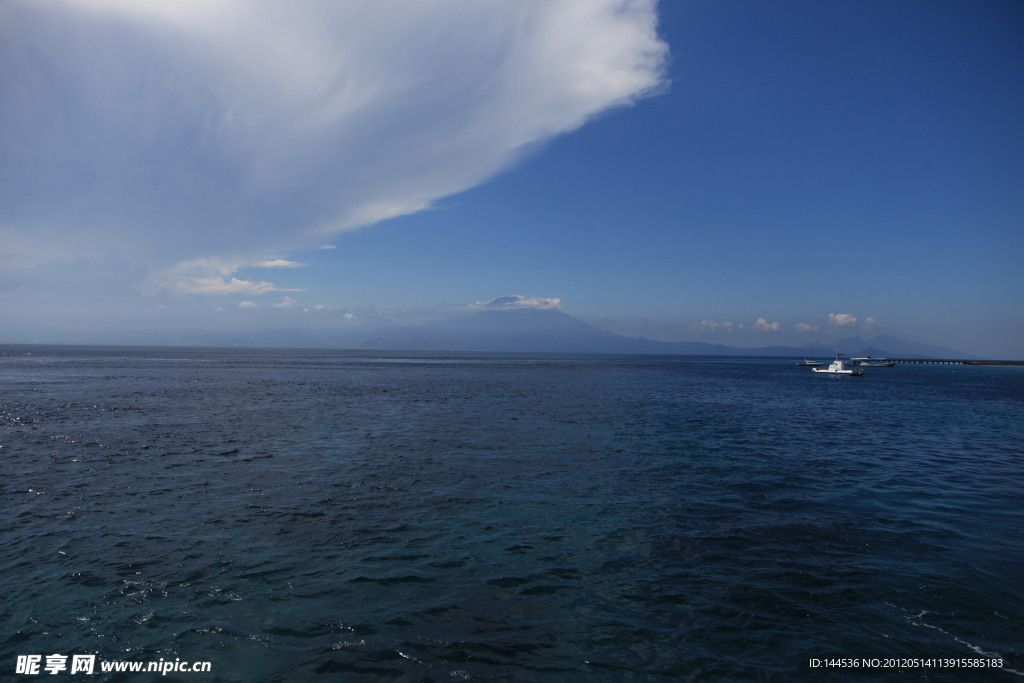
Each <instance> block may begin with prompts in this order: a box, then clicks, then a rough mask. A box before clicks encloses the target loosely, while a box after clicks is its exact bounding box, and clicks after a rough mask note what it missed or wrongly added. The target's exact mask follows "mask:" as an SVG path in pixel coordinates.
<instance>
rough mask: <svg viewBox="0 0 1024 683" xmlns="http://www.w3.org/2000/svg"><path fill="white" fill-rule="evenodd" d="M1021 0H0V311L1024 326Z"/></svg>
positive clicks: (918, 336)
mask: <svg viewBox="0 0 1024 683" xmlns="http://www.w3.org/2000/svg"><path fill="white" fill-rule="evenodd" d="M1021 28H1024V5H1022V4H1021V3H1019V2H1017V1H1016V0H1005V1H1000V0H991V1H989V2H985V3H967V2H941V1H934V0H928V1H927V2H926V1H923V0H922V1H911V0H906V1H900V2H892V1H889V0H886V1H881V0H879V1H876V2H871V1H868V2H856V3H853V2H839V1H838V0H836V1H828V0H825V1H822V0H807V1H803V0H787V1H785V2H777V3H769V2H761V1H760V0H756V1H755V0H749V1H741V0H735V1H729V0H714V1H712V0H705V1H694V2H690V1H686V0H666V1H664V2H662V3H660V4H655V3H649V2H621V1H619V0H543V1H535V2H529V1H524V2H517V3H467V2H464V1H463V0H450V1H449V0H437V1H436V2H430V3H425V2H419V1H417V2H413V1H412V0H393V1H389V2H348V3H334V2H326V1H325V2H318V1H315V0H311V1H310V2H308V3H301V4H296V3H283V2H271V1H267V0H253V1H251V2H244V3H242V2H235V1H233V0H203V1H202V2H199V1H198V0H196V1H192V0H181V1H180V2H176V3H165V2H153V3H147V2H139V1H136V0H59V1H58V0H55V1H54V2H46V3H39V2H30V1H28V0H8V2H5V3H4V4H2V5H0V319H2V320H3V322H2V323H0V342H23V341H35V340H39V341H53V342H116V341H119V340H122V341H129V342H140V341H146V342H155V343H175V342H177V341H179V340H181V339H183V338H186V337H187V336H188V335H189V334H196V333H201V332H213V331H236V330H239V331H244V330H257V329H265V328H281V327H310V328H320V329H324V328H326V329H332V328H345V327H349V326H355V325H360V324H366V323H368V322H370V321H373V320H374V319H375V318H377V317H381V316H383V317H387V318H390V319H393V320H396V321H399V322H415V321H418V320H426V319H429V318H434V317H443V316H449V315H453V314H457V313H460V312H465V311H467V310H472V306H473V305H474V304H476V303H477V302H482V301H488V300H490V299H493V298H496V297H501V296H509V295H521V296H523V297H527V299H526V300H524V304H523V305H542V306H550V305H554V304H555V303H556V302H555V300H556V299H557V300H558V301H557V304H558V305H559V306H560V308H561V309H562V310H563V311H565V312H567V313H569V314H571V315H574V316H577V317H579V318H581V319H583V320H586V321H587V322H591V323H593V324H596V325H599V326H601V327H605V328H607V329H610V330H613V331H615V332H619V333H623V334H628V335H643V336H648V337H652V338H657V339H665V340H692V341H710V342H719V343H725V344H731V345H735V346H741V347H742V346H751V347H752V346H761V345H768V344H803V343H809V342H815V341H830V340H832V339H835V338H837V337H841V336H850V335H860V336H865V337H868V336H871V335H873V334H876V333H878V334H892V335H895V336H898V337H902V338H905V339H908V340H912V341H922V342H927V343H932V344H939V345H944V346H950V347H953V348H957V349H961V350H964V351H967V352H970V353H975V354H979V355H985V356H991V357H1005V358H1024V305H1022V304H1024V275H1022V270H1024V269H1022V268H1021V267H1020V262H1021V261H1022V260H1024V258H1022V257H1024V192H1022V189H1024V183H1022V181H1024V133H1022V130H1024V127H1022V124H1021V121H1024V88H1022V87H1021V86H1022V84H1024V47H1022V46H1021V43H1020V41H1019V33H1020V30H1021Z"/></svg>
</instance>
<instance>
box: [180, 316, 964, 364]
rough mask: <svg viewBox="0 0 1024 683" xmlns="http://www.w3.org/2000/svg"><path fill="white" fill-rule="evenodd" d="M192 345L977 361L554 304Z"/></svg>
mask: <svg viewBox="0 0 1024 683" xmlns="http://www.w3.org/2000/svg"><path fill="white" fill-rule="evenodd" d="M193 343H203V344H211V345H215V346H266V347H297V348H349V349H376V350H408V351H533V352H546V353H625V354H665V355H694V356H797V357H825V358H827V357H829V356H832V355H833V354H834V353H835V352H836V351H839V352H841V353H844V354H846V355H847V356H875V357H885V356H891V357H895V358H961V359H965V360H969V359H974V358H977V357H976V356H972V355H971V354H967V353H964V352H963V351H956V350H954V349H946V348H942V347H939V346H932V345H929V344H922V343H919V342H908V341H904V340H902V339H897V338H896V337H891V336H886V335H880V336H877V337H874V338H872V339H870V340H867V341H865V340H864V339H861V338H860V337H846V338H843V339H838V340H836V341H834V342H832V343H827V344H826V343H815V344H806V345H804V346H762V347H756V348H740V347H735V346H725V345H722V344H707V343H704V342H664V341H656V340H653V339H645V338H643V337H626V336H623V335H619V334H615V333H613V332H609V331H607V330H602V329H601V328H599V327H595V326H593V325H590V324H588V323H585V322H583V321H582V320H579V319H577V318H574V317H572V316H571V315H568V314H567V313H564V312H562V311H560V310H558V309H555V308H549V309H540V308H521V309H513V310H482V311H476V312H472V313H467V314H465V315H459V316H455V317H453V318H447V319H445V320H438V321H432V322H427V323H422V324H419V325H411V326H403V325H399V324H397V323H394V322H392V321H388V320H383V319H382V320H377V321H374V322H372V323H368V324H366V325H364V326H362V327H358V328H354V329H350V330H347V331H310V330H267V331H264V332H260V333H256V334H249V335H239V334H232V335H208V336H205V337H202V338H200V339H198V340H194V342H193Z"/></svg>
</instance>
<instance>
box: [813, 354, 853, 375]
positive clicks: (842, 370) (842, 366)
mask: <svg viewBox="0 0 1024 683" xmlns="http://www.w3.org/2000/svg"><path fill="white" fill-rule="evenodd" d="M841 355H843V354H841V353H837V354H836V359H835V360H834V361H832V362H831V363H830V364H829V366H828V367H827V368H811V370H812V371H814V372H825V373H828V374H830V375H863V374H864V371H863V370H861V369H860V368H858V367H851V366H848V365H847V364H846V362H845V361H843V360H841V359H840V358H839V356H841Z"/></svg>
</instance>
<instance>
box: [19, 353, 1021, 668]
mask: <svg viewBox="0 0 1024 683" xmlns="http://www.w3.org/2000/svg"><path fill="white" fill-rule="evenodd" d="M0 381H2V382H3V387H4V391H3V398H2V400H0V424H2V431H0V467H2V469H0V474H2V482H3V484H2V488H0V496H2V503H3V509H4V511H5V512H4V515H5V519H6V523H5V524H4V525H3V529H4V530H3V541H4V542H3V546H2V550H0V575H2V576H3V577H4V578H3V582H4V591H3V595H2V597H0V603H2V606H3V609H2V610H0V615H2V622H0V623H2V631H0V643H2V645H0V649H2V653H0V671H3V672H4V674H5V675H7V674H10V675H11V676H12V677H14V678H20V680H31V677H28V676H23V677H17V676H14V672H15V662H16V659H17V656H18V655H28V654H41V655H48V654H52V653H62V654H65V655H72V654H96V655H97V657H98V658H99V659H101V660H134V661H145V662H148V661H156V660H158V659H160V658H163V659H164V660H173V659H175V658H180V659H182V660H192V661H196V660H203V661H210V662H211V665H212V671H211V673H206V674H188V675H185V674H180V675H178V678H175V675H174V674H172V675H170V676H167V677H164V678H163V680H188V681H199V680H203V681H212V680H217V681H221V680H223V681H306V680H325V681H327V680H339V681H459V680H484V681H618V680H644V681H672V680H737V679H741V680H744V679H745V680H791V679H794V678H797V679H801V678H803V679H807V680H821V679H830V680H846V679H850V680H852V679H856V678H858V677H866V676H870V677H871V678H874V679H882V680H886V679H891V680H904V679H906V680H1019V679H1020V678H1021V674H1020V673H1018V672H1021V671H1024V651H1022V649H1024V648H1022V643H1024V584H1022V581H1021V578H1022V576H1024V570H1022V569H1021V568H1022V567H1024V419H1022V417H1024V371H1022V369H1021V368H1001V367H968V366H901V367H896V368H884V369H873V370H872V369H869V370H867V371H866V373H865V376H864V377H858V378H852V377H830V376H821V375H815V374H814V373H812V372H811V371H810V370H809V369H807V368H798V367H795V366H794V365H793V361H792V360H774V359H772V360H767V359H760V360H758V359H721V358H716V359H708V358H687V357H678V358H672V357H665V358H661V357H639V358H629V357H591V356H571V357H560V358H553V357H540V356H527V355H523V356H491V355H485V354H478V355H474V356H461V357H459V356H444V355H433V356H424V357H416V356H409V355H400V354H392V355H380V354H377V355H374V354H370V353H353V352H326V351H325V352H308V351H231V350H194V349H102V348H88V347H81V348H74V347H63V348H45V347H0ZM815 658H818V659H826V658H857V659H861V658H865V659H872V658H877V659H879V660H884V659H886V658H904V659H906V658H919V659H921V658H950V659H964V658H972V659H975V658H985V659H996V658H998V659H1002V660H1003V662H1004V664H1003V668H1001V669H984V670H978V669H972V670H970V671H965V670H962V669H955V668H949V667H946V668H942V667H934V666H933V667H930V668H925V667H921V666H917V667H913V666H911V667H908V666H903V667H895V668H882V667H881V666H880V667H876V668H874V669H872V670H870V671H869V670H867V669H862V670H858V671H852V670H849V669H844V670H839V669H827V670H826V669H823V668H821V667H818V668H815V667H812V666H810V664H809V662H810V660H812V659H815ZM2 667H7V668H6V669H3V668H2ZM64 675H65V676H67V677H69V678H72V679H75V678H76V676H71V675H70V674H67V673H66V672H65V674H64ZM117 676H118V675H116V674H114V675H110V676H108V678H112V680H145V679H146V675H144V674H134V675H129V674H121V675H120V676H121V677H120V678H118V677H117ZM850 677H852V678H850ZM47 678H57V677H53V676H47ZM92 678H93V679H94V680H95V679H101V680H102V679H103V678H104V677H103V676H100V675H97V676H94V677H92Z"/></svg>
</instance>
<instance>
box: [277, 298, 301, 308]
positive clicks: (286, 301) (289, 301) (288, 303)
mask: <svg viewBox="0 0 1024 683" xmlns="http://www.w3.org/2000/svg"><path fill="white" fill-rule="evenodd" d="M298 304H299V302H298V301H296V300H295V299H293V298H292V297H290V296H283V297H281V300H280V301H278V302H277V303H276V304H271V306H273V307H274V308H295V307H296V306H298Z"/></svg>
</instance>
